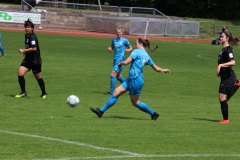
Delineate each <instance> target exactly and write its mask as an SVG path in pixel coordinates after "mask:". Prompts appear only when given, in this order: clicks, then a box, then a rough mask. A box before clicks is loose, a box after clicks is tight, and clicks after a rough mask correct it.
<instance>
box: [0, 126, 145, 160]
mask: <svg viewBox="0 0 240 160" xmlns="http://www.w3.org/2000/svg"><path fill="white" fill-rule="evenodd" d="M0 132H2V133H7V134H15V135H19V136H26V137H32V138H40V139H46V140H50V141H57V142H61V143H68V144H74V145H77V146H83V147H89V148H93V149H98V150H108V151H112V152H118V153H122V154H127V155H130V156H141V154H138V153H132V152H128V151H123V150H118V149H112V148H104V147H98V146H93V145H90V144H85V143H79V142H74V141H68V140H63V139H58V138H51V137H44V136H38V135H32V134H26V133H19V132H11V131H4V130H0ZM142 156H144V155H142Z"/></svg>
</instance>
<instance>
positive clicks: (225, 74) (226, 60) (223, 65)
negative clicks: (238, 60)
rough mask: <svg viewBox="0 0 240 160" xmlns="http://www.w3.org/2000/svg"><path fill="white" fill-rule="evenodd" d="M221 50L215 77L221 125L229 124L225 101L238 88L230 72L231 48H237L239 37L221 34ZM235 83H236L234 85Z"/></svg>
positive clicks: (225, 32) (233, 62)
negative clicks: (218, 83) (219, 79)
mask: <svg viewBox="0 0 240 160" xmlns="http://www.w3.org/2000/svg"><path fill="white" fill-rule="evenodd" d="M219 41H220V42H219V43H220V44H222V46H223V48H222V51H221V52H220V54H219V55H218V66H217V76H218V77H220V78H221V82H220V86H219V101H220V105H221V110H222V116H223V120H222V121H221V122H220V123H221V124H226V123H229V122H230V121H229V119H228V103H227V101H228V100H229V99H230V98H231V97H232V95H233V94H234V93H235V92H236V91H237V90H238V88H239V86H240V82H239V80H237V81H236V74H235V73H234V71H233V70H232V66H235V60H234V55H233V52H232V47H233V46H237V45H238V44H239V42H240V37H236V38H233V37H232V34H231V33H230V32H229V31H224V32H222V34H221V36H220V40H219ZM235 81H236V83H235Z"/></svg>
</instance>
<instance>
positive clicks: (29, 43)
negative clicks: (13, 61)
mask: <svg viewBox="0 0 240 160" xmlns="http://www.w3.org/2000/svg"><path fill="white" fill-rule="evenodd" d="M34 47H37V50H36V51H33V52H26V55H25V60H26V61H27V62H30V63H36V64H39V63H42V60H41V56H40V49H39V45H38V39H37V36H36V35H35V33H31V34H25V48H26V49H28V48H34Z"/></svg>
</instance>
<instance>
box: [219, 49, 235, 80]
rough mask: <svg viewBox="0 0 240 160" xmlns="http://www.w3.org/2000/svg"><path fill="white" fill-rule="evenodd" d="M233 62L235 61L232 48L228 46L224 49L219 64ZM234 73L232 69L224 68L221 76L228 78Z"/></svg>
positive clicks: (220, 54)
mask: <svg viewBox="0 0 240 160" xmlns="http://www.w3.org/2000/svg"><path fill="white" fill-rule="evenodd" d="M231 60H234V56H233V52H232V48H231V47H230V46H227V47H225V48H223V49H222V51H221V52H220V53H219V55H218V64H223V63H227V62H230V61H231ZM232 73H233V70H232V67H222V68H221V69H220V76H221V77H222V78H223V77H226V76H230V75H231V74H232Z"/></svg>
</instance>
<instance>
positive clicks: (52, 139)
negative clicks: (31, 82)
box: [0, 130, 240, 160]
mask: <svg viewBox="0 0 240 160" xmlns="http://www.w3.org/2000/svg"><path fill="white" fill-rule="evenodd" d="M0 132H2V133H7V134H14V135H19V136H26V137H32V138H40V139H46V140H51V141H57V142H61V143H67V144H74V145H78V146H83V147H89V148H93V149H98V150H108V151H112V152H118V153H122V154H127V155H125V156H98V157H72V158H70V157H69V158H58V159H49V158H46V159H34V160H74V159H117V158H154V157H156V158H157V157H165V158H167V157H240V154H160V155H144V154H138V153H132V152H128V151H123V150H118V149H111V148H104V147H98V146H93V145H89V144H85V143H79V142H74V141H68V140H62V139H57V138H51V137H44V136H38V135H31V134H25V133H19V132H12V131H4V130H0Z"/></svg>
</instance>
